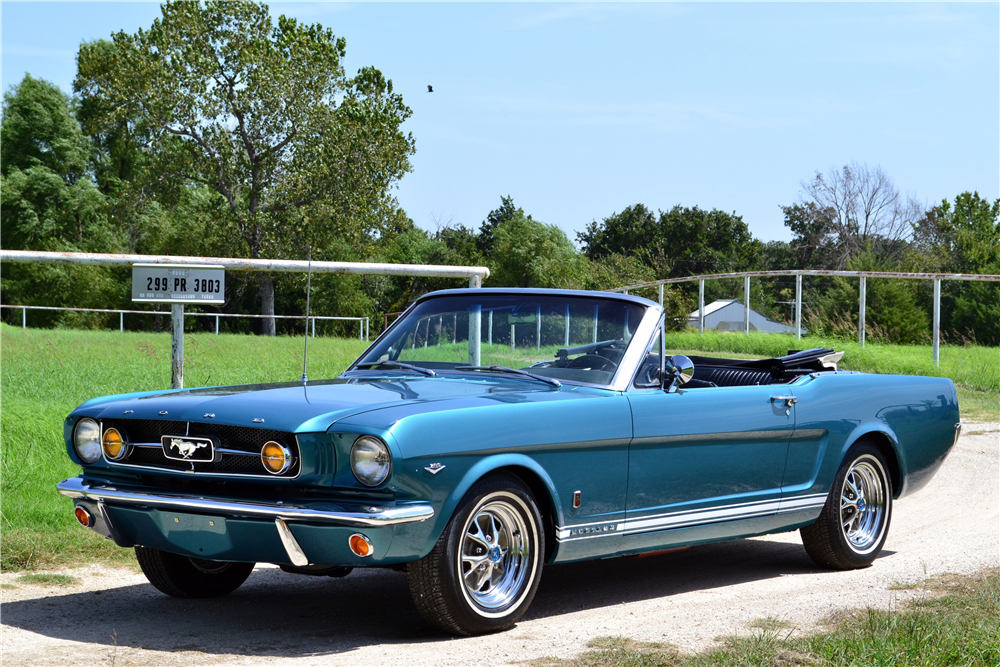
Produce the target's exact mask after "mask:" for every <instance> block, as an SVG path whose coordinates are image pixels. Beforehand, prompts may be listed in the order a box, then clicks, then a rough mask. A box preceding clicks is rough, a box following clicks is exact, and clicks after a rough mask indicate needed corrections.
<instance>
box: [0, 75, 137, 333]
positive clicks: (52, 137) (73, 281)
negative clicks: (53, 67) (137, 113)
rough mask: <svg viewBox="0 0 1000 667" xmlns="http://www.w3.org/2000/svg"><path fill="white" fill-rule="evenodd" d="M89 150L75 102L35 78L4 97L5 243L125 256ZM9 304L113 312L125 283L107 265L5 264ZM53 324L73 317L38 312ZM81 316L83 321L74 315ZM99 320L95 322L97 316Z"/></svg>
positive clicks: (0, 145) (0, 151)
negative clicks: (95, 308) (93, 177)
mask: <svg viewBox="0 0 1000 667" xmlns="http://www.w3.org/2000/svg"><path fill="white" fill-rule="evenodd" d="M89 154H90V147H89V143H88V141H87V139H86V137H84V136H83V133H82V132H81V131H80V127H79V125H78V124H77V122H76V119H75V118H74V117H73V113H72V108H71V104H70V100H69V98H68V97H67V96H66V95H65V94H63V92H62V91H61V90H59V88H57V87H56V86H54V85H52V84H51V83H49V82H47V81H42V80H40V79H35V78H34V77H32V76H31V75H30V74H28V75H25V77H24V79H23V80H22V81H21V82H20V83H19V84H18V85H16V86H13V87H12V88H11V90H10V91H8V92H7V93H6V94H5V95H4V99H3V121H2V127H0V238H2V240H3V247H5V248H12V249H30V250H51V251H67V252H73V251H78V252H79V251H83V252H119V251H121V249H122V248H121V246H120V245H119V243H118V240H117V238H116V235H115V233H114V230H113V229H112V228H111V226H110V225H109V223H108V219H107V211H106V205H105V200H104V197H103V195H102V194H101V193H100V192H99V191H98V190H97V188H96V187H94V184H93V181H92V180H91V177H90V176H91V175H90V166H89V161H88V158H89ZM2 271H3V273H2V276H3V289H4V294H5V299H6V300H7V302H8V303H30V304H32V305H49V306H65V305H71V306H88V305H96V306H99V307H107V304H108V302H111V303H114V302H117V301H118V296H119V293H120V286H119V284H118V283H117V282H116V281H115V279H114V271H113V270H112V269H108V268H106V267H83V266H33V265H27V264H14V263H5V264H4V265H3V268H2ZM38 317H40V318H47V319H48V320H49V322H54V321H63V320H66V319H73V317H74V316H66V315H39V316H38ZM75 317H77V318H79V316H75ZM91 320H94V318H91Z"/></svg>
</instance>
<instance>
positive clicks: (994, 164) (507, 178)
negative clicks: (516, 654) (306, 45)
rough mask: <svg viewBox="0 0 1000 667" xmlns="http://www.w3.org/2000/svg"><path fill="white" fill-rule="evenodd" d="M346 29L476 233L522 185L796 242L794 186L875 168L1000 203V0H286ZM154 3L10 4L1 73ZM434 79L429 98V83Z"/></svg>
mask: <svg viewBox="0 0 1000 667" xmlns="http://www.w3.org/2000/svg"><path fill="white" fill-rule="evenodd" d="M271 11H272V14H274V15H275V16H277V15H278V14H287V15H290V16H295V17H297V18H299V19H301V20H304V21H308V22H319V23H322V24H323V25H324V26H326V27H330V28H332V29H333V31H334V33H335V34H337V35H340V36H343V37H345V38H346V39H347V60H346V63H345V64H346V66H347V69H348V71H349V72H354V71H356V70H357V69H358V68H359V67H362V66H366V65H375V66H376V67H378V68H379V69H381V70H382V71H383V72H384V73H385V74H386V75H387V76H388V77H389V78H391V79H392V80H393V82H394V85H395V87H396V90H397V91H399V92H402V94H403V96H404V100H405V101H406V102H407V103H408V104H409V105H410V107H411V108H412V109H413V117H412V118H411V119H410V120H409V121H408V122H407V123H406V126H405V129H406V130H408V131H410V132H412V133H413V135H414V137H415V138H416V142H417V153H416V155H415V156H414V157H413V172H412V173H410V174H408V175H407V176H405V177H404V178H403V180H402V181H401V183H400V185H399V190H398V193H397V196H398V198H399V201H400V203H401V204H402V206H403V208H404V209H405V210H406V211H407V213H408V214H409V215H410V217H412V218H413V219H414V221H415V222H416V223H417V224H418V225H420V226H422V227H424V228H426V229H429V230H433V229H435V226H436V225H438V224H446V223H448V222H452V223H463V224H465V225H467V226H470V227H474V228H478V225H479V223H480V222H481V221H482V220H483V219H484V218H485V216H486V214H487V213H488V212H489V211H490V210H491V209H493V208H496V207H497V206H498V205H499V203H500V197H501V196H502V195H507V194H509V195H511V196H513V198H514V201H515V203H516V204H517V205H519V206H521V207H523V208H524V209H525V211H526V212H528V213H531V214H532V215H533V216H534V217H535V218H536V219H539V220H543V221H545V222H549V223H554V224H557V225H559V226H560V227H561V228H562V229H564V230H565V231H566V232H567V233H568V234H569V236H570V238H573V239H575V236H576V232H578V231H580V230H582V229H584V228H585V227H586V225H587V224H588V223H589V222H590V221H591V220H594V219H600V218H603V217H605V216H608V215H610V214H612V213H614V212H616V211H621V210H622V209H623V208H625V207H626V206H629V205H631V204H635V203H640V202H641V203H644V204H646V205H647V206H650V207H652V208H654V209H656V208H663V209H666V208H669V207H671V206H673V205H674V204H681V205H684V206H694V205H698V206H701V207H703V208H719V209H722V210H725V211H735V212H736V213H737V214H740V215H742V216H743V219H744V220H745V221H746V222H747V223H748V224H749V226H750V229H751V231H752V232H753V233H754V234H755V235H756V236H758V237H760V238H762V239H764V240H771V239H787V238H789V235H788V233H787V230H786V229H785V227H784V226H783V224H782V216H781V211H780V209H779V208H778V207H779V205H782V204H789V203H792V202H793V201H795V200H796V198H797V196H798V192H799V189H800V185H799V184H800V181H801V180H802V179H807V178H809V177H811V176H812V175H813V173H814V172H815V171H816V170H821V171H827V170H828V169H830V168H831V167H837V166H841V165H844V164H846V163H849V162H851V161H857V162H867V163H869V164H872V165H874V164H880V165H881V166H882V167H883V168H884V169H885V170H886V171H887V172H888V173H889V175H890V176H891V177H892V178H893V179H894V181H895V183H896V185H897V187H898V188H899V189H900V190H901V191H903V192H904V193H908V194H911V195H913V196H915V197H916V198H918V199H920V200H921V201H924V202H927V203H929V204H934V203H936V202H938V201H940V200H941V199H942V198H954V196H955V195H957V194H958V193H959V192H962V191H964V190H978V191H979V193H980V194H981V195H983V196H985V197H989V198H991V199H995V198H997V197H1000V192H998V191H1000V4H998V3H996V2H992V3H978V4H957V3H952V4H930V3H919V4H905V3H888V4H876V3H845V4H820V3H802V4H779V3H762V4H749V3H746V4H726V3H705V4H672V3H665V4H652V3H643V4H574V3H557V4H545V3H535V4H519V3H518V4H515V3H510V4H490V3H439V4H421V3H407V4H394V3H372V4H346V3H335V4H331V3H290V2H289V3H284V2H281V3H272V4H271ZM158 14H159V8H158V5H157V4H155V3H139V2H136V3H124V2H123V3H91V2H75V3H58V2H36V3H19V2H9V1H7V0H4V2H2V4H0V16H2V40H3V41H2V58H3V60H2V85H3V88H4V90H7V89H8V88H9V86H11V85H12V84H16V83H17V82H18V81H20V80H21V78H22V77H23V76H24V73H25V72H30V73H31V74H32V75H33V76H36V77H41V78H44V79H47V80H49V81H52V82H53V83H55V84H57V85H59V86H60V87H61V88H63V89H64V90H66V91H67V92H69V91H70V90H71V86H72V80H73V76H74V74H75V54H76V50H77V48H78V46H79V44H80V42H81V41H84V40H90V39H96V38H106V37H108V36H109V35H110V34H111V33H112V32H115V31H118V30H126V31H129V32H134V31H135V30H136V29H138V28H140V27H148V26H149V25H150V24H151V23H152V21H153V19H154V18H155V17H156V16H158ZM427 84H431V85H433V86H434V90H435V92H434V93H432V94H428V93H427V92H426V90H427V88H426V86H427Z"/></svg>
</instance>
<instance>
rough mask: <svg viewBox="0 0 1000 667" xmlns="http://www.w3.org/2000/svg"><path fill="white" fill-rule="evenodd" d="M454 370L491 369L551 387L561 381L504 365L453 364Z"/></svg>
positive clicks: (559, 384)
mask: <svg viewBox="0 0 1000 667" xmlns="http://www.w3.org/2000/svg"><path fill="white" fill-rule="evenodd" d="M454 370H456V371H492V372H494V373H513V374H514V375H523V376H525V377H529V378H531V379H532V380H538V381H539V382H544V383H545V384H550V385H552V386H553V387H561V386H562V383H561V382H559V380H556V379H555V378H547V377H545V376H544V375H535V374H534V373H529V372H528V371H522V370H520V369H517V368H507V367H506V366H455V369H454Z"/></svg>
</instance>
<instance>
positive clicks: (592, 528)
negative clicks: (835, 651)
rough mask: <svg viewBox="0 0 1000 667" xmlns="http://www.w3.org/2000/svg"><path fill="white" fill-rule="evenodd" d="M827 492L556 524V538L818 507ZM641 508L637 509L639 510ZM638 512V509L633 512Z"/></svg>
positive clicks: (632, 531)
mask: <svg viewBox="0 0 1000 667" xmlns="http://www.w3.org/2000/svg"><path fill="white" fill-rule="evenodd" d="M828 495H829V494H826V493H815V494H810V495H805V496H794V497H791V498H780V499H775V500H762V501H755V502H748V503H737V504H732V505H724V506H720V507H708V508H703V509H699V510H693V511H688V512H669V513H665V514H651V515H640V516H637V517H630V518H627V519H619V520H617V521H602V522H599V523H581V524H574V525H571V526H556V541H557V542H574V541H576V540H586V539H591V538H595V537H607V536H609V535H638V534H640V533H651V532H656V531H660V530H670V529H673V528H686V527H688V526H701V525H707V524H710V523H719V522H722V521H735V520H739V519H752V518H754V517H760V516H768V515H772V514H785V513H788V512H798V511H801V510H815V509H822V507H823V505H825V504H826V499H827V496H828ZM640 511H641V510H640ZM636 513H638V512H636Z"/></svg>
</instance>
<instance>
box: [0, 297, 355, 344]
mask: <svg viewBox="0 0 1000 667" xmlns="http://www.w3.org/2000/svg"><path fill="white" fill-rule="evenodd" d="M0 308H11V309H15V310H16V309H18V308H20V309H21V328H22V329H26V328H28V311H29V310H68V311H76V312H83V313H118V329H119V331H123V332H124V331H125V315H126V314H128V315H171V312H170V311H165V310H125V309H119V308H64V307H58V306H19V305H14V304H7V303H4V304H0ZM184 314H185V316H188V317H214V318H215V335H219V318H220V317H244V318H249V319H263V318H267V317H273V318H274V319H277V320H308V321H307V322H306V327H309V326H310V325H312V337H313V338H315V337H316V320H343V321H348V322H357V323H358V340H365V341H367V340H370V335H371V331H370V329H369V326H368V325H369V318H367V317H334V316H330V315H309V316H308V318H307V317H306V316H305V315H253V314H250V313H192V312H190V311H188V312H185V313H184Z"/></svg>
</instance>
